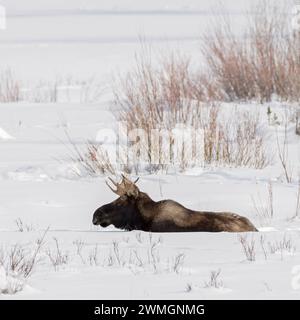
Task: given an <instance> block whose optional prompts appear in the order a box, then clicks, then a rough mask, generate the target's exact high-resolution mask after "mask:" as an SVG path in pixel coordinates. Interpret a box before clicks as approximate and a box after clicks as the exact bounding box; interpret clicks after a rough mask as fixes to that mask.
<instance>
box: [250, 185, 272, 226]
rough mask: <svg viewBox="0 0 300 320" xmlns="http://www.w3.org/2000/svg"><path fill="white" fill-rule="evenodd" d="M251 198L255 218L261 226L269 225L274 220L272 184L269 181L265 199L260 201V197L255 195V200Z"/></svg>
mask: <svg viewBox="0 0 300 320" xmlns="http://www.w3.org/2000/svg"><path fill="white" fill-rule="evenodd" d="M251 198H252V202H253V206H254V209H255V211H256V216H257V218H258V220H259V222H260V225H261V226H265V225H270V224H271V221H272V220H273V218H274V195H273V184H272V182H271V181H269V182H268V185H267V197H266V198H265V199H263V200H262V198H261V195H260V194H259V193H258V194H257V199H258V200H255V198H254V197H251Z"/></svg>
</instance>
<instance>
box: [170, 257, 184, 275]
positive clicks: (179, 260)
mask: <svg viewBox="0 0 300 320" xmlns="http://www.w3.org/2000/svg"><path fill="white" fill-rule="evenodd" d="M184 259H185V255H184V254H183V253H179V254H178V255H176V256H175V258H174V262H173V266H172V269H173V271H174V272H175V273H179V272H180V269H181V268H182V266H183V264H184Z"/></svg>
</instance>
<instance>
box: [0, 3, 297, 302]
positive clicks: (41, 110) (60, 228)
mask: <svg viewBox="0 0 300 320" xmlns="http://www.w3.org/2000/svg"><path fill="white" fill-rule="evenodd" d="M249 2H250V1H246V0H245V1H233V0H231V1H224V4H225V7H226V8H227V9H228V10H229V12H231V14H232V15H233V16H234V17H235V19H237V21H240V17H239V15H240V13H241V12H242V11H244V10H245V8H246V7H247V5H249ZM120 3H122V5H120ZM215 3H217V1H213V2H210V3H209V5H208V4H207V2H206V1H194V0H190V1H182V0H178V1H151V2H149V1H148V2H145V1H137V0H131V1H129V0H128V1H101V2H99V1H84V2H83V1H79V0H78V1H64V2H61V1H53V0H52V1H43V2H39V1H34V0H30V1H22V2H21V3H20V1H14V0H9V1H8V0H7V1H1V4H2V5H4V6H6V8H7V12H8V18H7V26H8V28H7V30H4V31H0V61H1V64H0V67H1V68H5V67H7V66H9V67H12V68H13V69H14V71H15V73H16V74H18V76H19V77H20V78H21V79H22V80H23V82H24V86H28V85H30V84H31V83H32V82H34V81H37V80H39V79H50V78H54V77H55V76H57V75H67V74H72V76H74V77H76V78H85V77H89V76H91V75H96V76H97V77H98V78H99V79H100V81H101V82H102V83H104V86H105V91H104V92H103V96H102V98H101V101H100V102H99V103H95V104H88V103H81V104H79V103H59V104H38V103H36V104H32V103H26V102H24V103H20V104H0V247H3V248H8V247H9V246H11V245H13V244H15V243H19V244H22V245H24V247H26V248H29V249H30V248H32V247H34V245H35V241H36V239H37V238H38V237H40V235H41V234H42V233H43V230H45V229H46V228H48V227H50V230H49V232H48V233H47V237H46V242H45V245H44V247H45V251H43V254H42V258H43V259H42V260H41V261H40V262H39V264H38V265H37V267H36V270H35V272H34V273H33V275H32V277H30V278H29V279H28V281H27V282H26V285H25V287H24V289H23V290H22V291H21V292H19V293H17V294H16V295H4V294H2V295H1V294H0V299H15V298H17V299H47V298H50V299H65V298H67V299H79V298H81V299H109V298H110V299H121V298H122V299H135V298H142V299H150V298H157V299H210V298H213V299H277V298H281V299H287V298H289V299H298V298H299V288H298V286H297V284H299V281H298V280H297V279H298V278H297V274H292V270H293V268H294V267H295V266H297V265H300V253H299V249H300V220H299V219H298V220H297V219H294V220H291V218H292V217H293V216H294V214H295V207H296V200H297V199H296V195H297V188H298V185H297V181H296V180H297V170H299V165H298V164H299V160H300V148H299V138H297V137H296V136H295V135H294V134H293V128H292V126H291V127H290V128H289V131H288V132H289V148H290V152H289V156H290V161H291V164H292V166H293V167H294V180H293V182H292V183H290V184H288V183H286V182H285V180H284V177H283V173H282V168H281V166H280V165H279V163H278V159H277V156H276V148H275V147H274V146H275V142H274V127H272V126H268V125H267V120H266V112H267V107H268V106H269V105H263V106H257V107H258V108H260V110H261V113H262V115H263V116H262V122H263V126H265V127H266V129H267V130H268V132H269V134H270V141H269V142H270V146H271V147H272V146H273V149H274V150H271V151H273V153H272V154H275V155H274V156H273V158H274V159H273V162H272V165H270V166H268V167H267V168H265V169H264V170H254V169H246V168H239V169H236V168H200V169H197V170H190V171H188V172H186V173H184V174H183V173H177V174H172V175H163V174H161V175H144V176H142V177H141V179H140V182H139V186H140V188H141V189H142V190H143V191H145V192H147V193H149V194H150V195H151V197H152V198H153V199H155V200H160V199H163V198H171V199H175V200H177V201H179V202H181V203H182V204H184V205H185V206H187V207H190V208H192V209H195V210H201V209H203V210H214V211H225V210H226V211H233V212H236V213H239V214H241V215H244V216H247V217H248V218H250V219H251V220H252V221H253V222H254V224H255V225H256V226H257V227H258V228H259V229H260V231H261V232H260V233H257V234H253V235H248V236H247V239H248V241H251V240H252V239H254V240H255V247H256V259H255V261H253V262H250V261H247V260H246V258H245V255H244V253H243V249H242V246H241V244H240V242H239V238H238V235H236V234H226V233H220V234H208V233H190V234H161V235H160V234H154V235H152V238H151V236H149V235H148V234H147V233H139V232H130V233H129V232H121V231H118V230H115V229H114V228H112V227H110V228H108V229H105V230H103V229H101V228H96V227H94V226H92V221H91V220H92V214H93V212H94V210H95V209H96V208H97V207H98V206H100V205H102V204H104V203H107V202H110V201H112V200H113V199H114V195H113V194H112V193H111V191H110V190H109V189H108V188H107V187H106V185H105V183H104V181H105V179H104V178H103V177H99V178H91V177H89V176H86V175H85V174H84V172H83V176H82V177H78V175H77V174H76V172H75V171H76V170H78V168H76V167H74V164H73V163H72V162H70V161H69V156H70V151H69V149H68V148H69V146H68V144H69V140H68V138H67V136H66V131H67V132H68V134H69V135H70V136H71V137H72V140H73V142H74V143H75V144H76V145H77V146H81V145H82V144H83V143H85V141H86V140H87V139H89V140H94V139H96V136H97V132H98V130H99V129H101V128H107V127H113V126H114V118H113V116H112V114H111V112H110V111H109V110H110V99H111V95H110V91H109V83H110V79H111V73H112V72H116V71H121V72H124V71H126V70H128V68H129V67H130V66H131V65H132V63H133V62H134V54H135V52H138V50H139V48H140V40H139V37H145V38H146V39H148V40H149V41H150V43H151V46H152V47H153V50H154V51H157V52H160V51H165V52H166V51H168V50H174V49H175V50H176V49H178V48H180V50H181V51H182V52H185V53H188V54H189V55H191V56H192V57H193V59H195V61H197V57H198V50H199V40H198V39H199V38H200V36H201V32H203V30H204V27H205V25H206V24H207V23H209V20H210V18H211V16H210V14H209V12H210V10H211V9H213V8H214V6H215ZM95 9H96V12H95ZM20 30H22V31H20ZM195 63H196V62H195ZM224 107H226V106H224ZM227 107H228V108H232V107H235V106H233V105H229V106H227ZM238 107H240V108H252V107H256V106H253V105H241V106H238ZM271 108H272V110H275V111H276V112H277V113H278V114H280V113H282V112H283V111H282V110H283V109H284V108H285V106H283V105H281V104H279V103H275V102H274V103H272V104H271ZM278 130H279V134H280V137H282V134H283V126H280V127H279V129H278ZM271 149H272V148H271ZM271 151H270V152H271ZM269 181H272V185H273V192H274V208H275V209H274V218H273V219H272V220H271V221H260V219H258V217H257V215H256V210H255V208H254V206H253V201H252V198H254V199H256V200H257V202H258V204H259V205H261V204H262V205H266V201H267V187H268V183H269ZM259 199H262V201H261V203H260V202H259ZM18 218H20V219H21V220H22V221H23V222H24V224H25V225H26V228H25V229H28V230H25V231H24V232H20V231H19V230H18V227H17V224H16V220H17V219H18ZM262 236H263V237H264V238H265V245H266V248H267V251H268V254H267V259H266V258H265V255H264V253H263V249H262V247H261V244H260V241H261V237H262ZM54 238H57V240H58V242H59V245H60V247H61V250H62V251H63V252H65V253H67V255H68V257H69V259H68V263H67V264H64V265H62V266H60V267H59V268H58V269H57V270H55V269H54V267H53V265H52V264H51V262H50V260H49V257H48V255H47V254H46V251H47V250H46V249H47V248H51V250H52V252H54V250H55V246H54V244H55V242H54ZM283 239H286V240H290V241H291V243H292V247H295V248H296V249H295V250H294V249H293V248H292V249H291V250H285V249H284V250H281V251H280V250H278V251H277V252H275V253H273V254H272V253H270V252H269V243H270V244H271V245H275V243H276V241H277V243H279V242H280V241H283ZM114 241H115V243H117V245H118V248H119V252H120V257H121V258H120V261H119V262H118V261H117V260H118V259H117V258H116V254H115V251H114V244H113V243H114ZM76 242H77V243H79V242H83V243H84V244H83V248H82V256H80V255H79V254H78V252H77V245H76ZM156 242H157V244H156V247H155V253H154V256H155V257H156V258H157V259H158V257H159V258H160V259H158V261H157V265H156V267H155V266H154V264H155V263H154V262H153V260H151V258H150V260H149V250H151V246H152V244H153V243H156ZM96 246H97V248H98V249H97V250H99V252H98V255H97V258H98V262H97V263H93V262H91V257H92V256H93V251H94V250H95V248H96ZM30 250H31V249H30ZM135 251H137V255H138V257H139V258H140V259H141V260H142V262H143V263H142V264H143V265H139V261H138V260H139V259H137V258H132V256H134V255H135V254H136V253H135ZM179 254H184V257H185V258H184V261H183V263H182V265H180V266H179V268H178V270H176V271H178V272H176V271H174V268H173V267H174V260H175V259H176V257H177V256H178V255H179ZM150 255H151V252H150ZM110 260H111V261H110ZM95 264H96V265H95ZM155 268H157V269H155ZM219 269H220V270H221V273H220V280H221V281H222V283H223V285H222V286H221V287H220V288H206V287H205V282H208V281H209V277H210V273H211V271H214V270H219ZM7 281H8V280H7V278H6V275H5V274H4V272H3V270H0V291H1V286H2V287H5V286H6V285H7ZM188 288H191V289H188Z"/></svg>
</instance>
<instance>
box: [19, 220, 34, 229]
mask: <svg viewBox="0 0 300 320" xmlns="http://www.w3.org/2000/svg"><path fill="white" fill-rule="evenodd" d="M15 223H16V226H17V228H18V231H19V232H30V231H33V230H34V227H33V225H32V223H31V224H28V223H26V222H24V221H23V220H22V219H21V218H18V219H16V220H15Z"/></svg>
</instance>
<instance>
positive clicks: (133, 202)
mask: <svg viewBox="0 0 300 320" xmlns="http://www.w3.org/2000/svg"><path fill="white" fill-rule="evenodd" d="M122 177H123V179H122V181H121V182H120V183H116V182H114V181H113V180H112V179H110V181H111V182H112V183H113V184H114V186H115V187H116V190H114V189H113V188H112V187H111V186H110V185H109V184H108V183H107V185H108V187H109V188H110V189H111V190H112V191H113V192H114V193H116V194H117V195H118V196H119V198H118V199H116V200H115V201H113V202H111V203H109V204H106V205H104V206H102V207H100V208H99V209H97V210H96V211H95V213H94V216H93V224H95V225H100V226H102V227H107V226H109V225H111V224H112V225H114V226H115V227H116V228H119V229H124V230H142V231H150V232H196V231H203V232H221V231H227V232H250V231H257V229H256V228H255V227H254V225H253V224H252V223H251V222H250V221H249V220H248V219H247V218H245V217H242V216H239V215H237V214H233V213H227V212H220V213H214V212H206V211H193V210H190V209H187V208H185V207H184V206H182V205H181V204H179V203H177V202H175V201H173V200H162V201H158V202H156V201H153V200H152V199H151V198H150V197H149V196H148V195H147V194H146V193H144V192H141V191H140V190H139V188H138V187H137V186H136V182H137V180H136V181H135V182H132V181H130V180H129V179H127V178H126V177H124V176H122Z"/></svg>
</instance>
